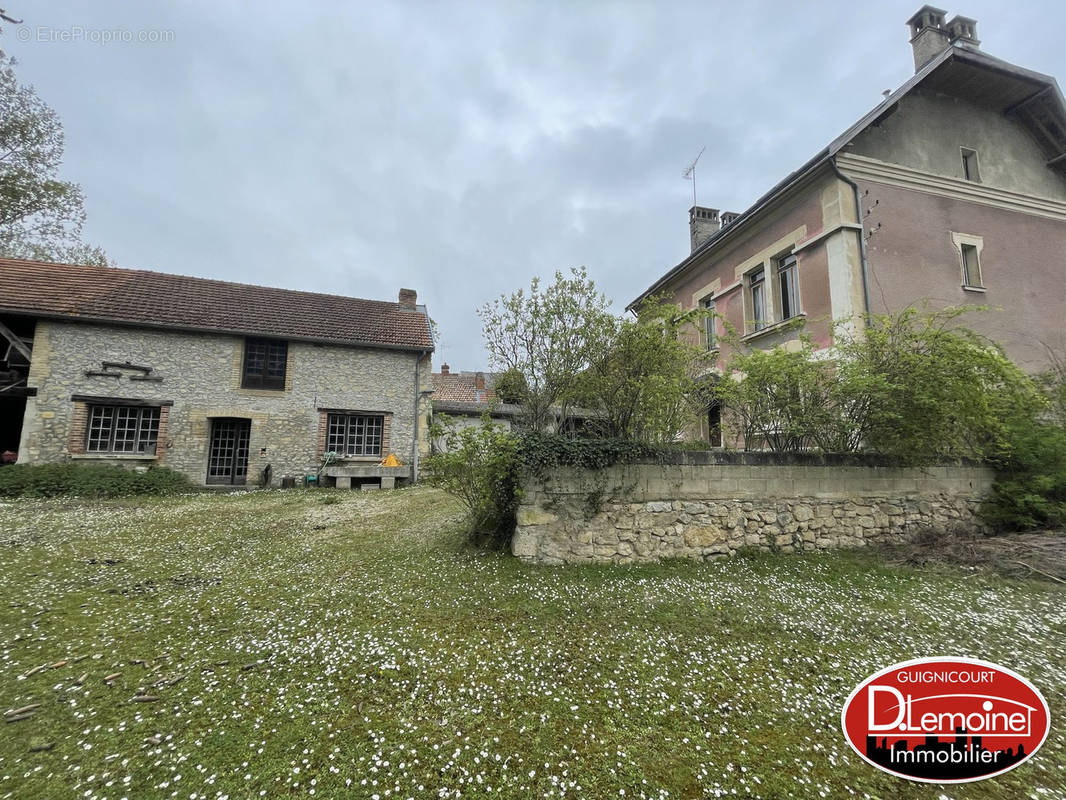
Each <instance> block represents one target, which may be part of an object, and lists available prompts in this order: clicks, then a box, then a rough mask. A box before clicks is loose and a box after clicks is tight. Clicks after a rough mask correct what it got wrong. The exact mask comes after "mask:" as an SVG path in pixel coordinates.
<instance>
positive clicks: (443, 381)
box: [433, 372, 496, 403]
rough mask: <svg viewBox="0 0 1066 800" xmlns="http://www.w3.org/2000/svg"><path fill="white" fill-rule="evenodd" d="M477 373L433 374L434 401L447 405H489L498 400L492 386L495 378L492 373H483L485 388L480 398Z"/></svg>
mask: <svg viewBox="0 0 1066 800" xmlns="http://www.w3.org/2000/svg"><path fill="white" fill-rule="evenodd" d="M478 374H479V373H476V372H451V373H440V372H434V373H433V401H434V402H437V401H443V402H446V403H487V402H489V401H490V400H494V399H496V392H495V391H493V388H492V385H493V383H494V378H495V376H494V375H493V374H492V373H491V372H482V373H480V374H481V375H483V376H484V378H485V388H484V389H482V390H481V396H480V397H478V394H477V392H478V389H477V376H478Z"/></svg>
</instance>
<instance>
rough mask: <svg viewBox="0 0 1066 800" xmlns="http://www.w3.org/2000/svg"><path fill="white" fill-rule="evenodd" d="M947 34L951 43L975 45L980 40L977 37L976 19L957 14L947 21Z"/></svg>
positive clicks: (979, 42)
mask: <svg viewBox="0 0 1066 800" xmlns="http://www.w3.org/2000/svg"><path fill="white" fill-rule="evenodd" d="M948 35H949V36H951V41H952V43H955V42H958V43H959V44H968V45H970V46H971V47H977V46H978V45H980V44H981V40H980V39H978V38H977V20H975V19H970V18H969V17H963V16H961V15H959V14H956V15H955V18H954V19H952V20H951V22H949V23H948Z"/></svg>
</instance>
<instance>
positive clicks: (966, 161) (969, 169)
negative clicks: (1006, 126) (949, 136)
mask: <svg viewBox="0 0 1066 800" xmlns="http://www.w3.org/2000/svg"><path fill="white" fill-rule="evenodd" d="M962 176H963V177H964V178H966V180H968V181H973V182H974V183H980V182H981V169H980V167H979V166H978V164H977V151H976V150H970V149H969V148H967V147H964V148H962Z"/></svg>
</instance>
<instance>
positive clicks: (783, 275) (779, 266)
mask: <svg viewBox="0 0 1066 800" xmlns="http://www.w3.org/2000/svg"><path fill="white" fill-rule="evenodd" d="M774 278H775V280H776V281H777V290H778V292H779V294H780V298H779V299H780V309H781V314H780V317H781V321H784V320H787V319H792V318H793V317H798V316H801V315H802V314H803V310H802V308H803V307H802V304H801V303H800V288H799V260H798V259H797V258H796V254H795V252H789V253H785V254H784V255H782V256H779V257H778V258H775V259H774ZM786 281H787V283H788V286H786V285H785V283H786ZM786 305H787V306H788V312H789V313H785V310H786V308H785V307H786Z"/></svg>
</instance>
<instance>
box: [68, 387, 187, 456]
mask: <svg viewBox="0 0 1066 800" xmlns="http://www.w3.org/2000/svg"><path fill="white" fill-rule="evenodd" d="M71 400H72V410H71V418H70V434H69V438H68V441H67V451H68V452H69V453H70V455H72V456H98V457H99V458H110V457H115V456H126V457H135V458H145V459H148V458H154V459H156V460H157V461H161V460H162V459H163V455H164V454H165V452H166V446H167V428H168V423H169V421H170V407H171V406H172V405H173V401H172V400H163V401H150V400H139V399H131V398H125V397H87V396H84V395H75V396H74V397H72V398H71ZM93 408H97V409H101V411H98V412H97V416H98V417H99V416H101V415H102V414H103V411H102V409H111V410H112V412H111V413H112V415H117V414H119V413H121V412H119V411H118V410H119V409H138V410H141V409H151V410H152V411H153V412H155V414H153V416H155V415H158V422H157V424H156V425H155V426H154V433H155V436H154V444H155V446H154V449H153V452H142V451H138V450H137V447H138V446H139V445H140V442H137V443H136V444H134V446H133V447H132V448H130V449H128V450H112V449H95V450H89V449H88V446H87V445H88V443H89V438H90V433H91V430H90V428H91V420H92V416H93V412H92V409H93ZM141 413H142V414H143V412H141ZM122 416H123V417H124V418H126V419H130V420H132V419H134V416H133V415H130V414H129V412H125V413H122ZM137 419H138V420H139V419H140V415H137ZM145 419H146V420H147V419H148V417H146V418H145ZM142 433H143V432H142V431H141V430H140V429H138V431H137V436H138V437H140V436H141V435H142Z"/></svg>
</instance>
